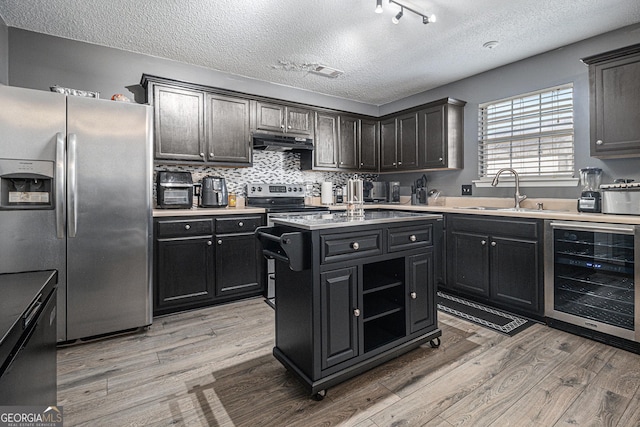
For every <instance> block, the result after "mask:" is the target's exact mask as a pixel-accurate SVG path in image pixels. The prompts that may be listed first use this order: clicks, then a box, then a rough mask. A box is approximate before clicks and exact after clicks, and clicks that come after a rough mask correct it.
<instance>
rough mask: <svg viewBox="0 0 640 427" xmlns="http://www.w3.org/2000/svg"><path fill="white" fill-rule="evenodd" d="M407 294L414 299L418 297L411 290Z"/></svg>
mask: <svg viewBox="0 0 640 427" xmlns="http://www.w3.org/2000/svg"><path fill="white" fill-rule="evenodd" d="M409 296H410V297H411V299H416V298H418V294H416V293H415V292H411V293H410V294H409Z"/></svg>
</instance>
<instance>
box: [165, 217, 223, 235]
mask: <svg viewBox="0 0 640 427" xmlns="http://www.w3.org/2000/svg"><path fill="white" fill-rule="evenodd" d="M156 231H157V234H156V237H176V236H202V235H212V234H213V221H212V220H211V219H210V218H200V219H167V220H159V221H157V229H156Z"/></svg>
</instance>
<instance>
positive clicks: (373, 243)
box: [320, 230, 382, 263]
mask: <svg viewBox="0 0 640 427" xmlns="http://www.w3.org/2000/svg"><path fill="white" fill-rule="evenodd" d="M320 242H321V245H320V246H321V254H320V256H321V262H322V263H327V262H336V261H344V260H348V259H354V258H361V257H367V256H372V255H380V254H382V230H373V231H369V232H356V233H341V234H324V235H321V236H320Z"/></svg>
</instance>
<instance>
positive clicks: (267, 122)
mask: <svg viewBox="0 0 640 427" xmlns="http://www.w3.org/2000/svg"><path fill="white" fill-rule="evenodd" d="M284 115H285V107H284V106H282V105H277V104H268V103H265V102H259V101H258V102H257V103H256V129H258V130H266V131H271V132H284V122H285V117H284Z"/></svg>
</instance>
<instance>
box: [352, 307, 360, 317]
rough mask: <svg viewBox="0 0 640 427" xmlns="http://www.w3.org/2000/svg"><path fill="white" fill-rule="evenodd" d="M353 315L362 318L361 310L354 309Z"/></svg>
mask: <svg viewBox="0 0 640 427" xmlns="http://www.w3.org/2000/svg"><path fill="white" fill-rule="evenodd" d="M353 315H354V316H356V317H360V309H359V308H354V309H353Z"/></svg>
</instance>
